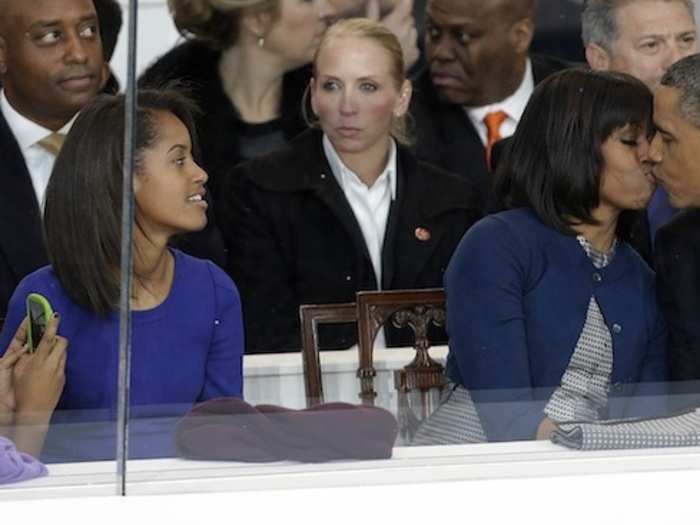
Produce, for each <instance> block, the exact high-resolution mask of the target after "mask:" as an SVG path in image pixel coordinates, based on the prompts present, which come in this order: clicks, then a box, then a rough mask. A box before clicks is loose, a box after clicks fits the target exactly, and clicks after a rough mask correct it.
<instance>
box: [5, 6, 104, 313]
mask: <svg viewBox="0 0 700 525" xmlns="http://www.w3.org/2000/svg"><path fill="white" fill-rule="evenodd" d="M103 66H104V58H103V52H102V42H101V40H100V36H99V29H98V21H97V15H96V13H95V7H94V5H93V3H92V0H3V1H2V2H0V83H1V84H2V90H1V91H0V170H1V171H0V176H1V177H2V179H3V182H4V184H3V191H2V192H0V317H3V316H4V314H5V311H6V308H7V302H8V300H9V298H10V296H11V294H12V292H13V290H14V288H15V287H16V285H17V284H18V283H19V281H20V280H21V279H22V278H23V277H24V276H25V275H27V274H28V273H30V272H32V271H34V270H36V269H37V268H39V267H40V266H43V265H45V264H47V255H46V250H45V248H44V244H43V239H42V232H41V205H40V203H41V201H42V199H43V195H44V191H45V190H46V185H47V183H48V177H49V175H50V173H51V169H52V167H53V162H54V160H55V156H56V154H57V151H58V149H59V148H60V144H61V140H62V136H63V135H64V134H65V133H67V131H68V129H69V127H70V124H71V122H72V119H73V118H74V117H75V115H76V114H77V113H78V111H80V109H81V108H83V107H84V106H85V104H87V103H88V102H89V101H90V100H92V99H93V98H94V96H95V95H96V94H97V93H98V92H99V90H100V88H101V86H102V84H103V82H104V78H103V73H104V68H103Z"/></svg>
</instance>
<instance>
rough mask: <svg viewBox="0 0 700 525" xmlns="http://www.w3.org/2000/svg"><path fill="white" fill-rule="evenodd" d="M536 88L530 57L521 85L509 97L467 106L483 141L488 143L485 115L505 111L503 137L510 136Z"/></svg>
mask: <svg viewBox="0 0 700 525" xmlns="http://www.w3.org/2000/svg"><path fill="white" fill-rule="evenodd" d="M534 89H535V80H534V76H533V74H532V63H531V62H530V59H529V58H528V59H527V63H526V64H525V74H524V75H523V79H522V81H521V82H520V86H518V89H516V90H515V93H513V94H512V95H511V96H509V97H508V98H506V99H504V100H501V101H500V102H494V103H493V104H489V105H488V106H480V107H465V108H464V111H465V112H466V113H467V116H468V117H469V120H471V121H472V124H474V129H476V131H477V133H479V138H481V142H482V143H483V144H484V145H486V142H487V130H486V124H484V117H485V116H486V115H487V114H488V113H492V112H494V111H505V113H506V114H507V115H508V117H507V118H506V119H505V120H504V121H503V124H501V128H500V134H501V138H506V137H510V136H511V135H512V134H513V133H515V128H516V127H517V125H518V122H519V121H520V117H522V115H523V111H525V106H526V105H527V102H528V100H530V95H532V92H533V91H534Z"/></svg>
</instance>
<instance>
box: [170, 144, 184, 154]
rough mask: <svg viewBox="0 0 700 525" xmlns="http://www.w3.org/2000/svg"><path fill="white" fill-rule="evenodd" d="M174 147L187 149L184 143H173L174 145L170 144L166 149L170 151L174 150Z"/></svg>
mask: <svg viewBox="0 0 700 525" xmlns="http://www.w3.org/2000/svg"><path fill="white" fill-rule="evenodd" d="M176 149H182V150H185V151H187V146H185V145H184V144H174V145H172V146H170V149H168V153H170V152H171V151H173V150H176Z"/></svg>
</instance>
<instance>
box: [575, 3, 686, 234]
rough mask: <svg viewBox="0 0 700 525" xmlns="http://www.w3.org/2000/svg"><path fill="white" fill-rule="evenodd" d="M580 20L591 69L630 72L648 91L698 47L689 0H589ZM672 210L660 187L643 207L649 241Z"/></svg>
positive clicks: (673, 213) (667, 218) (673, 210)
mask: <svg viewBox="0 0 700 525" xmlns="http://www.w3.org/2000/svg"><path fill="white" fill-rule="evenodd" d="M581 24H582V39H583V43H584V45H585V46H586V60H587V61H588V64H589V65H590V66H591V68H592V69H596V70H603V71H607V70H612V71H622V72H624V73H629V74H630V75H632V76H635V77H637V78H638V79H640V80H641V81H642V82H644V83H645V84H646V85H647V86H649V88H650V89H651V90H652V91H654V90H656V89H657V88H658V86H659V82H660V81H661V77H662V76H663V75H664V73H665V72H666V70H667V69H668V68H669V67H670V66H671V65H672V64H673V63H675V62H676V61H678V60H679V59H681V58H683V57H686V56H688V55H692V54H694V53H697V51H698V43H697V29H696V25H695V12H694V4H693V2H692V0H587V1H586V2H585V4H584V10H583V14H582V20H581ZM676 211H677V210H676V209H675V208H673V207H672V206H670V205H669V202H668V196H667V195H666V192H665V191H664V189H663V187H659V188H658V189H657V190H656V193H655V194H654V197H653V198H652V200H651V202H650V203H649V207H648V211H647V215H648V221H649V235H650V240H651V241H652V242H653V241H654V236H655V235H656V232H657V230H658V229H659V227H660V226H662V225H663V224H665V223H666V222H667V221H668V220H669V219H670V218H671V217H673V216H674V215H675V213H676Z"/></svg>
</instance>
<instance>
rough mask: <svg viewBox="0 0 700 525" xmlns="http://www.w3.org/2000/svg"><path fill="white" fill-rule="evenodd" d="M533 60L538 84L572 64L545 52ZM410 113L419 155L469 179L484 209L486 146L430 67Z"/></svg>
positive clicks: (422, 77)
mask: <svg viewBox="0 0 700 525" xmlns="http://www.w3.org/2000/svg"><path fill="white" fill-rule="evenodd" d="M531 61H532V69H533V76H534V80H535V84H538V83H539V82H541V81H542V80H544V79H545V78H546V77H547V76H549V75H550V74H552V73H554V72H556V71H559V70H561V69H565V68H566V67H569V66H571V65H572V64H569V63H567V62H563V61H561V60H559V59H556V58H552V57H548V56H543V55H532V56H531ZM411 114H412V115H413V117H414V119H415V123H416V132H417V140H416V155H417V156H418V158H419V159H420V160H423V161H425V162H428V163H430V164H433V165H435V166H439V167H440V168H443V169H444V170H446V171H449V172H451V173H455V174H457V175H460V176H462V177H464V178H465V179H468V180H470V181H471V182H472V183H473V184H475V185H476V186H477V187H478V188H479V190H480V191H481V193H482V198H481V202H482V208H485V207H486V201H487V200H488V195H489V192H490V186H491V182H490V177H489V172H488V170H487V168H486V158H485V154H484V145H483V143H482V142H481V139H480V138H479V134H478V133H477V131H476V129H475V128H474V126H473V124H472V123H471V121H470V120H469V117H468V116H467V114H466V113H465V112H464V108H463V107H461V106H456V105H454V104H447V103H445V102H443V101H441V100H440V99H439V97H438V94H437V92H436V90H435V89H434V87H433V82H432V80H431V79H430V71H429V70H427V69H426V71H424V72H423V74H422V75H420V76H419V77H418V79H417V80H416V86H415V92H414V95H413V99H412V101H411Z"/></svg>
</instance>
